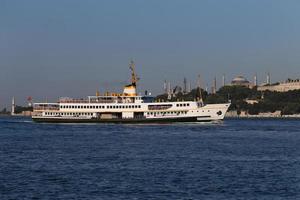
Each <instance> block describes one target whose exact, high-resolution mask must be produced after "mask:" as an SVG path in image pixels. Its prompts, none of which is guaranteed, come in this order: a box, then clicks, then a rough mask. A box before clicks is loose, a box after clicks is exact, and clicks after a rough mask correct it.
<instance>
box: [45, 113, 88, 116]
mask: <svg viewBox="0 0 300 200" xmlns="http://www.w3.org/2000/svg"><path fill="white" fill-rule="evenodd" d="M45 114H46V115H50V116H92V115H93V113H54V112H53V113H52V112H46V113H45Z"/></svg>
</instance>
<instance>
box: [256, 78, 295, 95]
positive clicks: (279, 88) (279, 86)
mask: <svg viewBox="0 0 300 200" xmlns="http://www.w3.org/2000/svg"><path fill="white" fill-rule="evenodd" d="M257 90H258V91H266V90H269V91H274V92H287V91H290V90H300V81H299V79H297V80H291V79H288V80H287V81H285V82H282V83H275V84H271V85H270V84H266V85H262V86H258V87H257Z"/></svg>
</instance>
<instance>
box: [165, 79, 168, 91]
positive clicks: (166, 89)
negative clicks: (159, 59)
mask: <svg viewBox="0 0 300 200" xmlns="http://www.w3.org/2000/svg"><path fill="white" fill-rule="evenodd" d="M164 92H165V94H168V87H167V80H165V82H164Z"/></svg>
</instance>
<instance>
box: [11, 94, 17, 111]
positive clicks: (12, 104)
mask: <svg viewBox="0 0 300 200" xmlns="http://www.w3.org/2000/svg"><path fill="white" fill-rule="evenodd" d="M15 107H16V103H15V97H13V98H12V101H11V115H15Z"/></svg>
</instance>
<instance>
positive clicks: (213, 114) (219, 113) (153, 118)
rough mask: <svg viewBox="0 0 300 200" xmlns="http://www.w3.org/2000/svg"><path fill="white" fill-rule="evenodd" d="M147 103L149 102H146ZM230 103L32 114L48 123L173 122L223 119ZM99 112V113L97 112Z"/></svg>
mask: <svg viewBox="0 0 300 200" xmlns="http://www.w3.org/2000/svg"><path fill="white" fill-rule="evenodd" d="M148 105H149V104H148ZM229 105H230V104H208V105H205V106H203V107H200V108H196V109H190V110H187V111H184V112H166V111H160V112H158V111H149V110H148V111H143V112H141V111H139V113H142V115H139V116H137V117H122V116H121V115H119V117H113V118H101V117H97V116H95V115H93V116H88V117H86V116H32V119H33V121H35V122H48V123H173V122H209V121H219V120H223V119H224V117H225V114H226V112H227V110H228V108H229ZM98 114H101V113H98Z"/></svg>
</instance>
